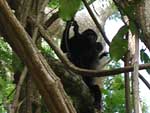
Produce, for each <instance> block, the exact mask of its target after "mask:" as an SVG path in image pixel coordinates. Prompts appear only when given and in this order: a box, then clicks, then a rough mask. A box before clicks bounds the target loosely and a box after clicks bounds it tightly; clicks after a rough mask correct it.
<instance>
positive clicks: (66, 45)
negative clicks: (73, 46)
mask: <svg viewBox="0 0 150 113" xmlns="http://www.w3.org/2000/svg"><path fill="white" fill-rule="evenodd" d="M71 24H72V23H71V21H67V24H66V27H65V30H64V32H63V37H62V40H61V45H60V47H61V49H62V51H63V52H64V53H68V52H69V51H70V50H69V46H70V41H69V31H70V27H71Z"/></svg>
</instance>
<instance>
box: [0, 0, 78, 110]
mask: <svg viewBox="0 0 150 113" xmlns="http://www.w3.org/2000/svg"><path fill="white" fill-rule="evenodd" d="M0 10H1V13H0V22H1V24H0V31H1V33H2V36H3V37H4V38H5V39H6V40H7V41H8V43H9V44H10V45H11V47H12V49H13V50H14V51H15V52H16V53H17V54H18V56H19V57H20V58H21V60H22V61H23V62H24V63H25V64H26V65H27V67H28V69H29V72H30V74H31V75H32V76H33V78H34V80H35V82H36V85H37V87H38V89H39V91H40V93H41V95H42V96H43V98H44V101H45V103H46V105H47V107H48V110H49V111H50V112H52V113H76V111H75V109H74V107H73V106H72V103H71V101H70V100H69V98H68V97H67V95H66V93H65V91H64V89H63V86H62V84H61V82H60V79H59V78H58V77H57V76H56V75H55V73H54V72H53V71H52V69H51V68H50V66H49V65H48V64H47V62H46V61H45V59H44V58H43V56H42V55H41V53H39V52H38V49H37V48H36V46H35V44H34V43H33V41H32V39H31V38H30V36H29V35H28V34H27V33H26V31H25V30H24V28H23V27H22V25H21V24H20V23H19V21H18V20H17V19H16V17H15V16H14V15H13V13H12V11H11V9H10V8H9V6H8V4H7V2H6V1H5V0H0ZM50 97H51V98H50Z"/></svg>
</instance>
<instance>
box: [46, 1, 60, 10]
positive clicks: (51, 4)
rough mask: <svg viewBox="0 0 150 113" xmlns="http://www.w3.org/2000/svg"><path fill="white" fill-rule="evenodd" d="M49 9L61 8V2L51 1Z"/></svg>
mask: <svg viewBox="0 0 150 113" xmlns="http://www.w3.org/2000/svg"><path fill="white" fill-rule="evenodd" d="M48 6H49V7H51V8H56V7H58V6H59V0H51V1H50V2H49V4H48Z"/></svg>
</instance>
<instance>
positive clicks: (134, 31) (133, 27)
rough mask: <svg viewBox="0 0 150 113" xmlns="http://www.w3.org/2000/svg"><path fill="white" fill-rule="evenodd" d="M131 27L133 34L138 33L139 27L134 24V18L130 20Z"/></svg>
mask: <svg viewBox="0 0 150 113" xmlns="http://www.w3.org/2000/svg"><path fill="white" fill-rule="evenodd" d="M129 28H130V30H131V32H132V34H135V33H136V29H137V27H136V25H135V24H134V22H133V21H132V20H131V21H130V24H129Z"/></svg>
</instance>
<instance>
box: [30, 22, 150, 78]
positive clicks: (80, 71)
mask: <svg viewBox="0 0 150 113" xmlns="http://www.w3.org/2000/svg"><path fill="white" fill-rule="evenodd" d="M32 21H33V20H32ZM37 26H38V27H39V32H40V33H41V35H42V36H43V38H44V39H45V40H46V41H47V43H48V44H49V45H50V47H51V48H52V49H53V50H54V51H55V53H56V54H57V56H58V57H59V58H60V60H61V61H62V62H63V63H64V64H65V66H66V67H67V68H68V69H70V70H71V71H73V72H75V73H78V74H81V75H82V76H92V77H104V76H110V75H111V76H112V75H116V74H120V73H124V72H131V71H133V66H126V67H125V68H118V69H112V70H101V71H97V70H87V69H81V68H78V67H76V66H75V65H74V64H72V63H71V62H70V61H69V60H68V59H67V57H66V56H65V54H64V53H63V52H62V51H61V50H60V48H58V47H57V46H56V45H55V43H54V42H53V41H52V38H50V37H49V35H48V33H47V32H46V31H45V29H44V28H43V27H42V25H37ZM148 68H150V64H149V63H146V64H141V65H139V70H142V69H148ZM85 73H86V74H85Z"/></svg>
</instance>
